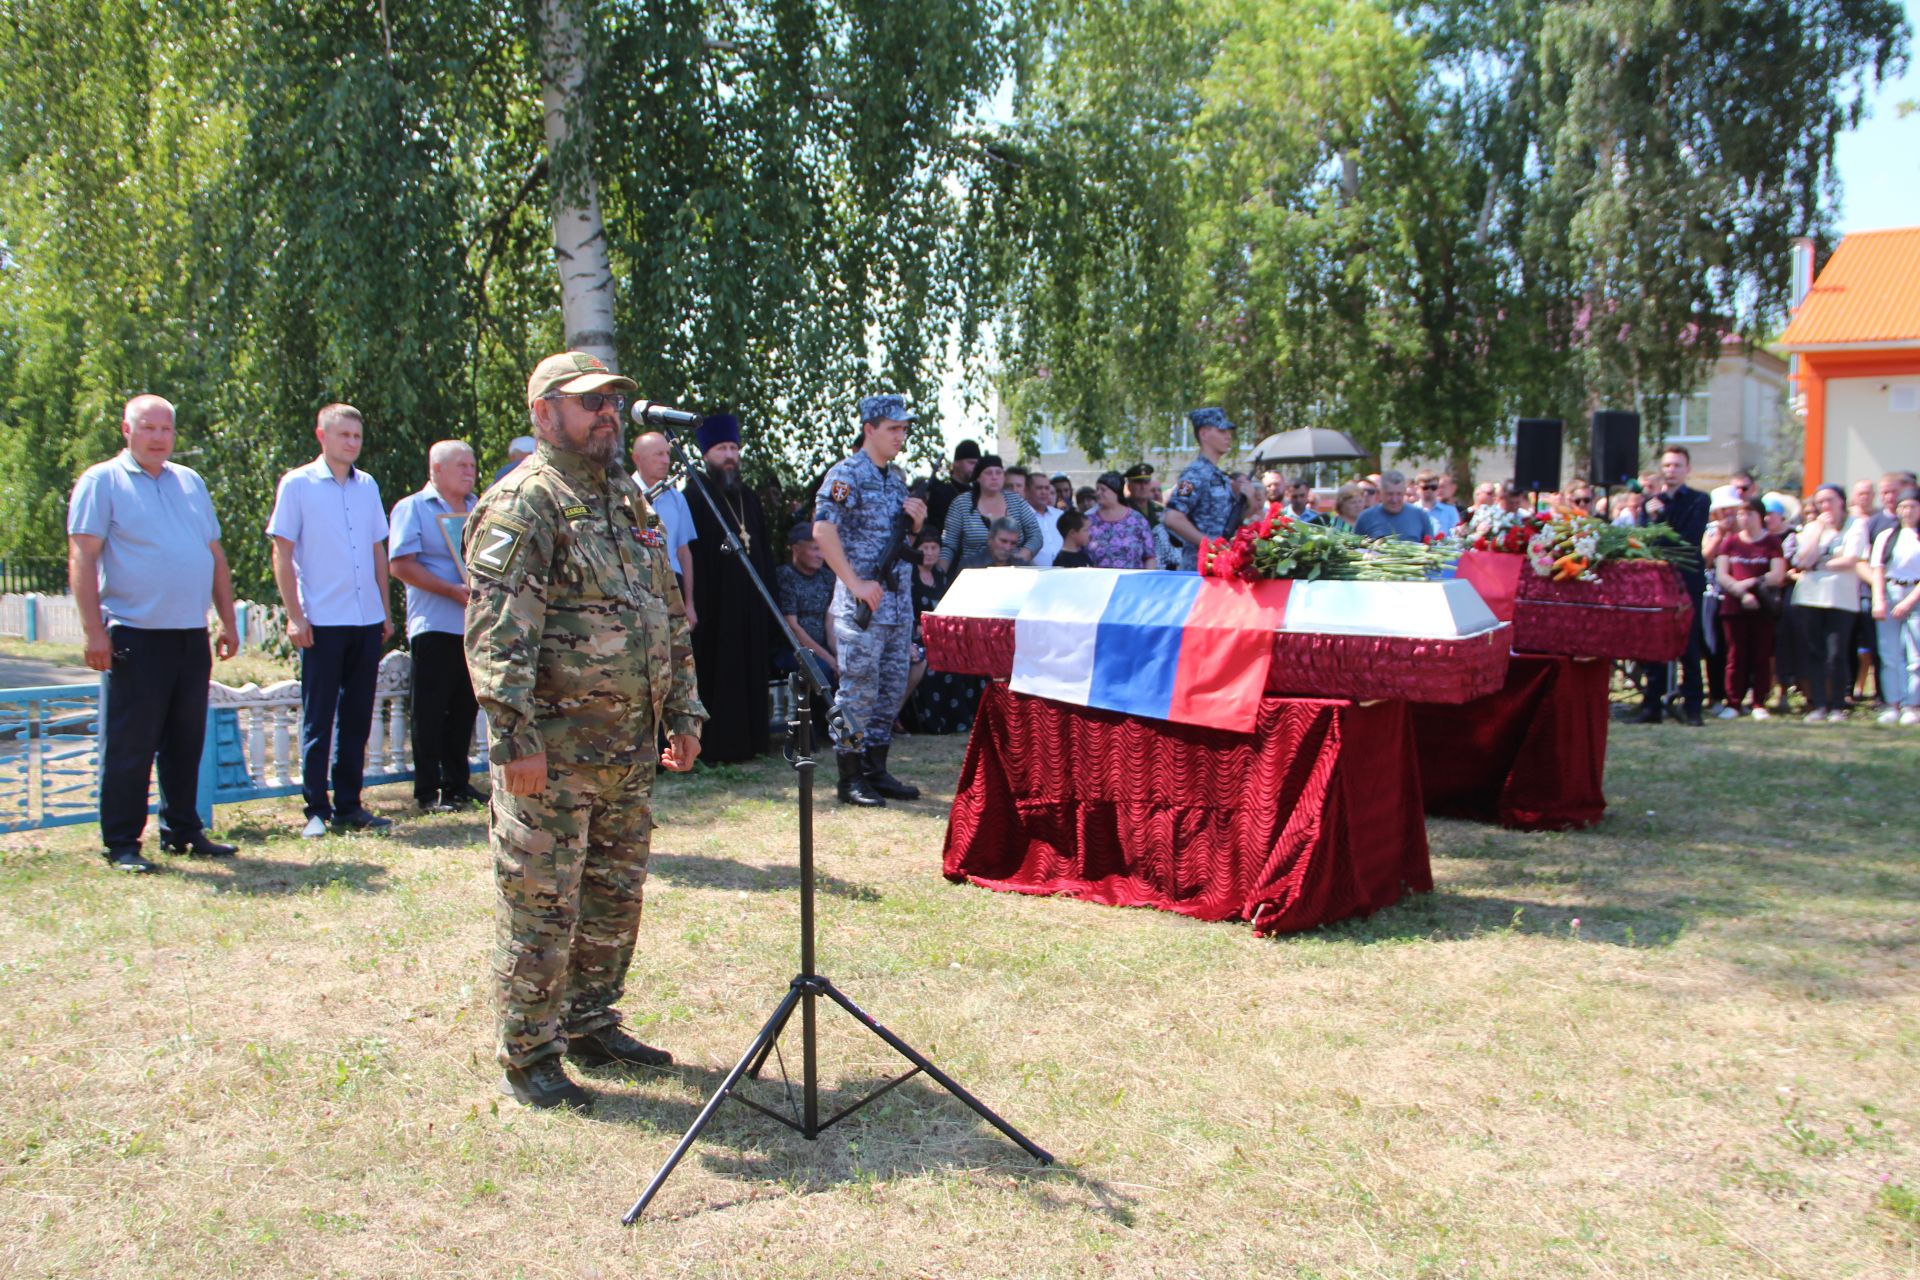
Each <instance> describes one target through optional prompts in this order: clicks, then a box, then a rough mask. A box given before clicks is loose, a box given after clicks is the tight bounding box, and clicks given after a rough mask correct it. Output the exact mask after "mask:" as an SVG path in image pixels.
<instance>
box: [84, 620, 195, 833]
mask: <svg viewBox="0 0 1920 1280" xmlns="http://www.w3.org/2000/svg"><path fill="white" fill-rule="evenodd" d="M107 635H108V637H109V639H110V641H111V642H112V645H113V666H112V668H111V669H110V670H109V671H108V672H107V714H106V723H105V724H104V725H103V726H102V729H103V731H104V733H105V735H106V740H105V741H104V742H103V743H102V744H101V752H100V754H101V763H100V838H101V840H102V842H103V843H105V845H106V846H107V848H109V849H137V848H139V847H140V833H141V832H142V831H144V830H145V829H146V826H147V780H148V778H150V777H152V776H153V774H154V773H155V772H156V771H157V772H158V773H159V775H160V838H161V839H162V840H163V841H164V840H190V839H192V838H193V837H194V836H195V835H197V834H198V833H199V831H200V829H201V826H202V823H201V821H200V809H199V803H200V748H201V746H202V745H203V744H204V743H205V742H206V737H207V680H208V678H209V677H211V676H212V674H213V654H212V651H211V650H209V649H208V648H207V629H206V628H205V627H198V628H194V629H191V630H183V631H154V630H148V629H146V628H143V627H111V628H109V629H108V632H107Z"/></svg>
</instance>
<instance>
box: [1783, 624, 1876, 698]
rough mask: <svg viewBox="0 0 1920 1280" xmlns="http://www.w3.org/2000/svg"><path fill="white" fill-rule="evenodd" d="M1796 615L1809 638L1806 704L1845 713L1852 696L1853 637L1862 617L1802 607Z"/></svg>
mask: <svg viewBox="0 0 1920 1280" xmlns="http://www.w3.org/2000/svg"><path fill="white" fill-rule="evenodd" d="M1794 612H1796V613H1798V614H1799V615H1800V622H1801V626H1802V627H1803V628H1804V630H1805V632H1806V637H1807V705H1808V706H1809V707H1810V708H1812V709H1813V710H1815V711H1845V710H1846V709H1847V698H1848V697H1849V696H1850V695H1851V694H1852V693H1853V636H1854V629H1855V624H1856V622H1857V621H1858V619H1859V616H1860V615H1859V614H1857V613H1854V612H1853V611H1851V610H1849V609H1827V608H1822V607H1820V606H1818V605H1800V606H1798V607H1797V608H1796V609H1795V610H1794Z"/></svg>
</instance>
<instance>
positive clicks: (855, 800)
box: [813, 395, 927, 806]
mask: <svg viewBox="0 0 1920 1280" xmlns="http://www.w3.org/2000/svg"><path fill="white" fill-rule="evenodd" d="M913 420H914V415H913V414H912V413H910V412H908V411H907V405H906V401H904V400H902V399H901V398H900V397H899V396H888V395H880V396H864V397H862V398H861V400H860V433H861V434H860V447H859V448H858V449H856V450H854V452H853V453H852V454H851V455H850V456H848V457H846V458H843V459H841V460H840V461H839V462H836V463H834V464H833V466H832V468H831V469H829V470H828V472H827V474H826V476H825V477H824V478H823V479H822V480H821V481H820V492H819V493H818V494H817V495H816V497H815V499H814V508H813V536H814V540H815V541H817V542H818V543H819V544H820V553H821V555H822V556H824V557H825V558H826V562H827V566H828V567H829V568H831V569H832V570H833V575H834V577H835V578H837V579H838V582H837V583H836V584H835V585H834V588H833V604H832V606H831V607H830V608H829V609H828V612H827V619H828V622H829V624H830V625H831V626H832V627H833V635H834V645H835V648H836V649H837V651H838V653H839V659H840V691H839V699H840V702H841V705H842V706H844V707H845V708H846V710H847V714H848V716H849V718H850V719H852V720H853V722H854V723H855V724H857V725H859V726H860V727H861V728H862V729H863V730H864V731H865V733H866V746H865V750H864V751H862V752H856V751H854V750H853V749H852V748H851V747H841V746H838V745H837V744H836V746H835V755H836V757H837V761H838V764H839V766H840V787H839V793H838V794H839V798H840V803H842V804H853V805H864V806H874V805H883V804H885V803H886V802H887V800H888V799H889V798H891V799H894V800H918V799H919V798H920V789H919V788H918V787H912V786H908V785H907V784H906V783H904V782H902V781H900V780H899V779H898V778H896V777H894V776H893V774H892V773H890V772H888V769H887V753H888V752H889V751H890V750H891V749H892V747H893V718H894V716H896V715H898V714H899V712H900V704H901V703H902V702H904V701H905V700H906V697H907V673H908V670H909V668H910V667H911V665H912V662H913V596H912V593H911V591H910V590H909V586H910V583H909V579H910V578H911V576H912V573H913V570H912V568H911V565H912V563H913V558H912V556H911V555H910V554H909V555H904V556H902V557H901V559H900V560H899V561H898V562H897V563H896V564H895V565H894V567H893V571H892V572H891V573H890V574H888V575H887V581H885V582H876V581H874V580H873V578H871V577H870V576H869V575H870V574H872V573H874V572H875V571H876V570H877V569H878V568H879V565H880V562H881V561H882V560H883V559H885V558H886V555H887V550H888V547H889V545H890V544H891V543H892V541H893V538H894V517H895V516H896V515H898V514H899V513H901V512H903V511H904V512H905V513H906V514H907V516H908V517H909V518H910V519H911V520H912V522H913V531H914V532H916V533H917V532H918V531H919V529H920V526H921V524H922V523H924V522H925V520H926V518H927V504H926V503H925V502H923V501H921V500H920V499H919V498H915V497H910V496H909V495H908V493H907V481H906V477H905V476H903V475H902V474H901V473H900V468H898V467H896V466H894V465H893V460H894V458H895V457H897V456H898V455H899V453H900V450H901V449H902V448H903V447H904V446H905V444H906V441H907V424H908V423H910V422H912V421H913ZM908 537H909V539H910V538H911V535H908ZM909 546H911V542H910V541H909ZM860 601H865V602H866V605H867V607H868V608H869V609H872V610H873V621H872V623H871V624H870V625H869V626H868V627H867V628H866V629H865V630H862V629H861V628H860V627H859V626H858V625H856V624H855V622H854V607H855V605H856V604H857V603H858V602H860Z"/></svg>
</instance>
